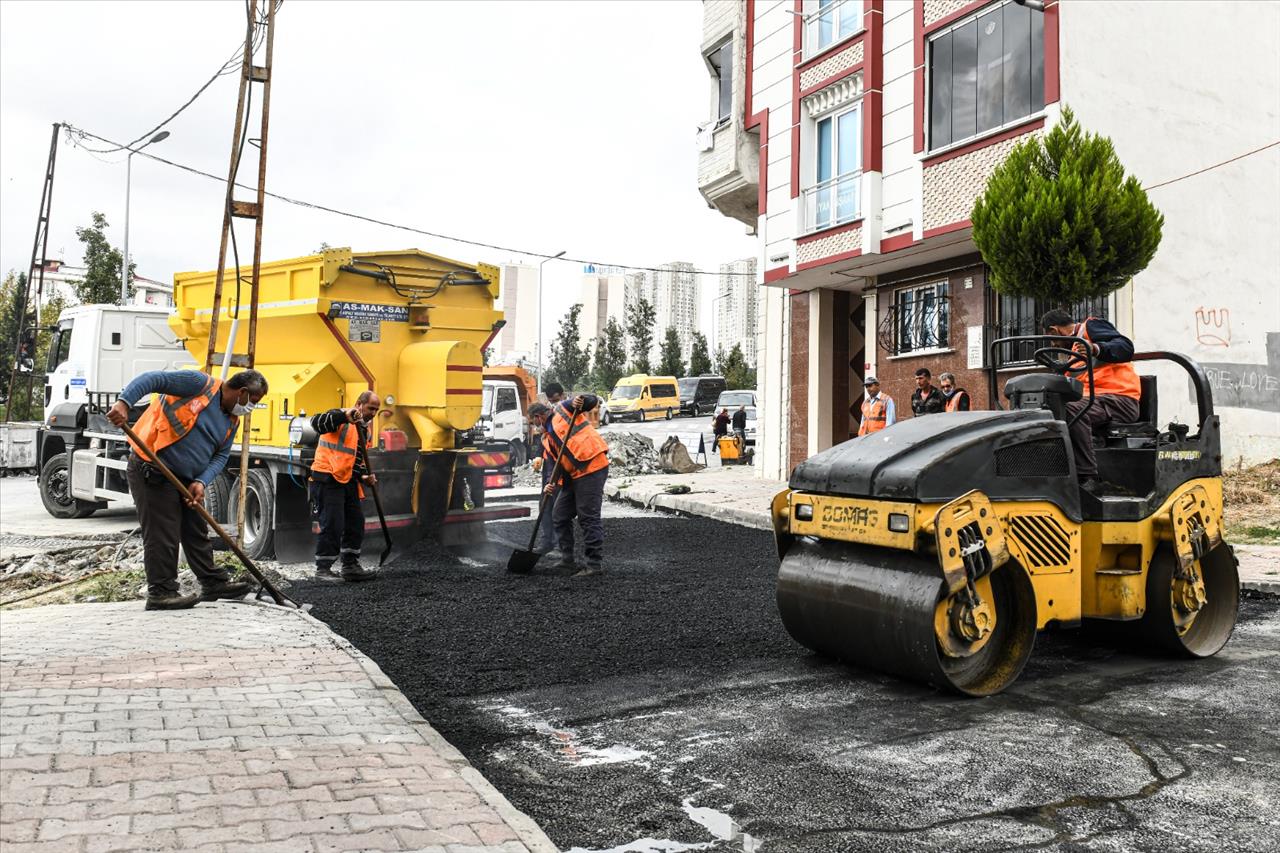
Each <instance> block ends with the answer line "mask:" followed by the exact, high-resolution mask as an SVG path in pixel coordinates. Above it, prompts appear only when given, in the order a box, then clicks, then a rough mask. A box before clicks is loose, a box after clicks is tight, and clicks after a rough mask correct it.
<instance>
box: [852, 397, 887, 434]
mask: <svg viewBox="0 0 1280 853" xmlns="http://www.w3.org/2000/svg"><path fill="white" fill-rule="evenodd" d="M887 399H888V398H887V397H886V396H885V395H884V394H881V395H880V396H879V397H876V399H875V402H872V401H871V400H863V401H862V423H861V425H859V426H858V435H869V434H870V433H873V432H879V431H880V430H882V429H884V428H885V421H886V420H887V419H888V413H889V404H888V403H886V402H885V400H887Z"/></svg>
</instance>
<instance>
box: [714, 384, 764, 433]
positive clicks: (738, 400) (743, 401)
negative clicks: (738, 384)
mask: <svg viewBox="0 0 1280 853" xmlns="http://www.w3.org/2000/svg"><path fill="white" fill-rule="evenodd" d="M739 406H746V407H747V429H746V433H747V434H746V442H747V444H749V445H751V444H755V443H756V392H755V391H751V390H742V391H723V392H721V394H720V398H719V399H718V400H716V409H715V410H716V411H717V412H719V411H720V410H721V409H728V410H729V417H733V413H734V412H736V411H738V407H739Z"/></svg>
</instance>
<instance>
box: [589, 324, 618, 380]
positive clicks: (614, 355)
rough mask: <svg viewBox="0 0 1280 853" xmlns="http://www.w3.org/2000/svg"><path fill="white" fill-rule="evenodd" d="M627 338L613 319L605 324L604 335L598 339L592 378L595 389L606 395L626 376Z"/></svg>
mask: <svg viewBox="0 0 1280 853" xmlns="http://www.w3.org/2000/svg"><path fill="white" fill-rule="evenodd" d="M626 369H627V338H626V336H625V334H624V333H623V331H622V325H621V324H620V323H619V322H618V321H617V320H616V319H614V318H613V317H610V318H609V322H608V323H606V324H605V327H604V334H603V335H601V336H600V337H598V338H596V352H595V366H594V367H593V368H592V371H591V377H592V380H593V382H594V384H595V387H596V389H597V390H599V391H603V392H605V393H606V394H607V393H609V392H610V391H612V390H613V386H615V385H617V384H618V380H619V379H621V378H622V377H623V376H624V375H625V374H626Z"/></svg>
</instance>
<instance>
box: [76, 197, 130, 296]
mask: <svg viewBox="0 0 1280 853" xmlns="http://www.w3.org/2000/svg"><path fill="white" fill-rule="evenodd" d="M106 228H107V217H105V216H103V215H102V214H101V213H98V212H97V211H96V210H95V211H94V212H93V225H91V226H89V227H88V228H77V229H76V237H78V238H79V240H80V242H81V243H83V244H84V266H85V274H84V280H83V281H77V282H74V284H73V287H75V291H76V298H77V299H79V300H80V301H81V302H82V303H84V304H85V305H94V304H97V303H110V304H118V303H119V302H120V263H121V256H120V250H119V249H116V248H114V247H113V246H112V245H111V244H110V243H109V242H107V235H106V234H104V233H103V232H104V231H105V230H106ZM135 266H137V265H136V264H129V279H130V280H131V281H132V279H133V269H134V267H135Z"/></svg>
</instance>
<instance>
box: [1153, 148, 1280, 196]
mask: <svg viewBox="0 0 1280 853" xmlns="http://www.w3.org/2000/svg"><path fill="white" fill-rule="evenodd" d="M1277 145H1280V139H1277V140H1276V141H1275V142H1268V143H1267V144H1266V145H1263V146H1262V147H1261V148H1255V149H1253V150H1252V151H1246V152H1244V153H1243V154H1239V155H1237V156H1235V157H1232V158H1231V159H1230V160H1223V161H1222V162H1221V163H1214V164H1213V165H1212V166H1205V167H1204V168H1203V169H1196V170H1195V171H1194V172H1188V173H1187V174H1185V175H1182V176H1181V177H1177V178H1170V179H1169V180H1167V181H1161V182H1160V183H1158V184H1152V185H1151V186H1149V187H1143V189H1144V190H1154V189H1157V188H1158V187H1167V186H1169V184H1176V183H1177V182H1178V181H1185V180H1186V179H1187V178H1194V177H1195V176H1196V175H1200V174H1203V173H1205V172H1208V171H1210V170H1212V169H1217V168H1218V167H1219V166H1225V165H1227V164H1228V163H1234V162H1235V161H1237V160H1243V159H1244V158H1245V157H1248V156H1250V155H1251V154H1257V153H1258V152H1259V151H1266V150H1267V149H1268V148H1275V147H1276V146H1277Z"/></svg>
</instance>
